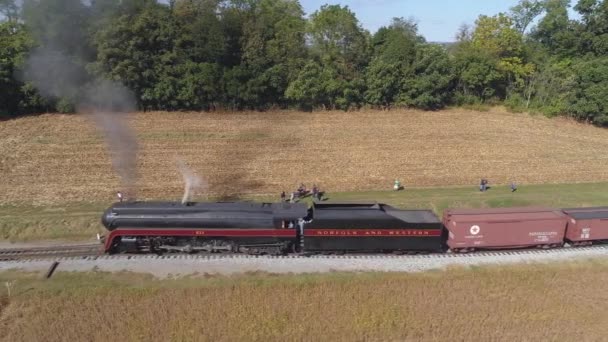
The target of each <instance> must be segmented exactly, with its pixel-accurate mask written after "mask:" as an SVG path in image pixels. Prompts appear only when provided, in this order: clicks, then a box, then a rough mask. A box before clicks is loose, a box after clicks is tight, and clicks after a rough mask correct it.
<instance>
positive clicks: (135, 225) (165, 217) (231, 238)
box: [102, 202, 445, 255]
mask: <svg viewBox="0 0 608 342" xmlns="http://www.w3.org/2000/svg"><path fill="white" fill-rule="evenodd" d="M102 223H103V225H104V226H105V227H106V228H107V229H108V230H109V234H108V235H107V236H106V237H105V250H106V252H107V253H158V254H160V253H167V252H185V253H191V252H208V253H247V254H270V255H281V254H286V253H344V252H346V253H348V252H385V253H408V252H409V253H413V252H420V251H425V252H430V251H441V250H442V248H443V244H442V241H445V239H444V229H443V225H442V223H441V221H440V220H439V219H438V218H437V216H436V215H435V214H434V213H433V212H432V211H430V210H400V209H396V208H394V207H391V206H389V205H385V204H378V203H373V204H372V203H370V204H348V203H314V204H313V205H312V207H310V208H309V207H308V206H307V205H305V204H301V203H248V202H234V203H187V204H182V203H179V202H125V203H115V204H114V205H112V206H111V207H110V208H109V209H108V210H106V211H105V212H104V214H103V217H102Z"/></svg>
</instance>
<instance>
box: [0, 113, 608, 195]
mask: <svg viewBox="0 0 608 342" xmlns="http://www.w3.org/2000/svg"><path fill="white" fill-rule="evenodd" d="M133 125H134V127H135V129H136V132H137V135H138V140H139V154H138V168H139V182H138V188H139V197H140V198H146V199H151V198H166V199H177V198H181V195H182V192H183V185H182V179H181V176H180V174H179V172H178V169H177V167H176V165H175V162H174V158H175V157H181V158H182V159H183V160H184V161H185V162H186V163H187V164H189V165H190V167H191V168H192V169H193V170H194V171H196V172H197V173H199V174H200V175H201V176H203V177H204V178H205V179H206V180H207V182H208V184H209V189H208V192H207V194H214V195H220V196H223V197H224V198H231V197H236V196H239V195H248V196H251V194H269V193H270V194H278V193H279V192H280V191H281V190H286V191H287V190H293V189H294V188H295V187H296V186H297V184H299V183H300V182H304V183H305V184H307V185H309V186H310V185H312V183H313V182H316V183H318V184H320V186H321V187H322V188H324V189H327V190H328V191H330V192H331V191H360V190H372V189H384V188H386V189H388V188H389V187H390V186H391V185H392V182H393V180H394V179H395V178H399V179H400V180H401V181H402V182H403V183H404V184H405V185H406V186H448V185H464V184H471V185H472V186H475V184H476V183H477V182H478V181H479V178H481V177H487V178H489V179H490V181H491V182H492V183H493V184H498V183H506V182H508V181H509V180H511V179H514V180H516V181H517V182H518V183H552V182H564V183H574V182H586V181H607V180H608V169H606V165H607V164H606V162H607V161H608V155H607V154H606V153H605V151H606V150H608V130H605V129H600V128H594V127H590V126H586V125H581V124H577V123H573V122H569V121H566V120H563V119H555V120H549V119H546V118H542V117H531V116H528V115H525V114H510V113H506V112H504V111H501V110H498V109H495V110H492V111H490V112H474V111H467V110H446V111H440V112H423V111H414V110H400V111H390V112H388V111H387V112H382V111H363V112H358V113H342V112H331V113H330V112H316V113H301V112H272V113H253V112H246V113H211V114H208V113H141V114H137V115H135V116H134V119H133ZM0 173H1V174H2V181H1V182H0V204H7V203H20V202H21V203H29V204H43V205H48V204H55V203H66V202H76V201H77V202H82V201H89V202H100V201H111V200H113V199H114V193H115V191H117V190H119V189H118V188H119V179H118V177H117V175H116V173H115V172H114V171H113V169H112V166H111V162H110V158H109V155H108V153H107V152H106V148H105V145H104V141H103V138H102V136H101V135H100V134H99V133H98V131H97V130H96V129H95V127H94V126H93V125H92V124H91V122H90V121H88V119H87V118H85V117H82V116H70V115H42V116H38V117H27V118H21V119H17V120H12V121H5V122H0Z"/></svg>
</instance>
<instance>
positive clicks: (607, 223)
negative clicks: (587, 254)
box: [562, 207, 608, 246]
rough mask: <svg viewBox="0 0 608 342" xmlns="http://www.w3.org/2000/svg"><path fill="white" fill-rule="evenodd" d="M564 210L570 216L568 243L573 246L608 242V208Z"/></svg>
mask: <svg viewBox="0 0 608 342" xmlns="http://www.w3.org/2000/svg"><path fill="white" fill-rule="evenodd" d="M562 210H563V211H564V213H566V215H568V228H567V230H566V241H568V242H569V243H571V244H572V245H573V246H588V245H591V244H593V242H606V241H608V207H596V208H572V209H562Z"/></svg>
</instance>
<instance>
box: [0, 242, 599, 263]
mask: <svg viewBox="0 0 608 342" xmlns="http://www.w3.org/2000/svg"><path fill="white" fill-rule="evenodd" d="M588 252H589V253H593V252H605V253H606V254H608V245H598V246H590V247H564V248H556V249H546V250H545V249H522V250H502V251H481V252H473V253H466V254H461V253H428V254H416V255H394V254H345V255H320V254H316V255H299V254H290V255H284V256H270V255H247V254H184V253H167V254H164V255H155V254H115V255H107V254H104V253H103V250H102V248H101V246H100V245H97V244H88V245H71V246H57V247H38V248H19V249H0V262H3V261H22V260H23V261H27V260H47V259H56V260H59V259H60V260H70V259H79V260H91V261H92V260H125V259H127V260H130V259H133V260H137V259H148V260H150V259H152V260H174V259H190V260H192V259H194V260H221V259H227V260H228V259H241V260H246V259H282V260H294V259H301V260H369V259H375V260H382V259H385V260H396V259H397V260H404V261H415V260H421V261H422V260H433V259H435V260H446V259H454V260H467V259H480V258H488V257H491V258H500V257H504V258H511V257H517V256H522V257H525V256H530V257H534V256H551V255H560V256H565V255H568V254H571V255H573V256H575V255H577V254H585V253H588Z"/></svg>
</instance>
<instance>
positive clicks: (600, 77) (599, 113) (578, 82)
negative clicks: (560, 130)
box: [568, 57, 608, 126]
mask: <svg viewBox="0 0 608 342" xmlns="http://www.w3.org/2000/svg"><path fill="white" fill-rule="evenodd" d="M573 71H574V79H573V82H572V83H573V84H572V87H571V91H570V93H569V97H568V112H569V113H570V114H571V115H572V116H574V117H575V118H577V119H579V120H584V121H587V122H590V123H593V124H596V125H602V126H608V114H607V113H608V58H606V57H599V58H592V59H589V60H580V61H578V62H576V63H574V64H573Z"/></svg>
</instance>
